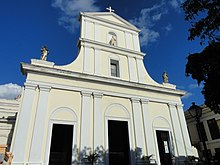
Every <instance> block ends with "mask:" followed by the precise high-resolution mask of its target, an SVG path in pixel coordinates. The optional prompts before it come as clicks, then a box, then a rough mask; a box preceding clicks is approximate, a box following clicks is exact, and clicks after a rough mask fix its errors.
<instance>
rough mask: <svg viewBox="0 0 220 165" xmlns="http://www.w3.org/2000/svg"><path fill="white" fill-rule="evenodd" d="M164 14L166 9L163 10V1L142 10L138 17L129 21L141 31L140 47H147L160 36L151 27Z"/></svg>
mask: <svg viewBox="0 0 220 165" xmlns="http://www.w3.org/2000/svg"><path fill="white" fill-rule="evenodd" d="M166 13H167V9H166V8H165V3H164V1H161V3H159V4H156V5H154V6H152V7H151V8H144V9H142V10H141V12H140V15H139V17H137V18H133V19H131V20H129V21H130V22H131V23H132V24H134V25H135V26H137V27H138V28H140V30H141V33H140V42H141V46H147V45H148V44H149V43H152V42H155V41H157V39H158V38H159V36H160V34H159V32H157V31H155V30H153V27H154V26H155V24H156V23H157V22H158V21H159V20H160V19H161V17H162V16H163V15H164V14H166Z"/></svg>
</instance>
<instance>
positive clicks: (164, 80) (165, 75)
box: [162, 71, 169, 83]
mask: <svg viewBox="0 0 220 165" xmlns="http://www.w3.org/2000/svg"><path fill="white" fill-rule="evenodd" d="M162 77H163V82H164V83H168V82H169V81H168V75H167V73H166V71H164V72H163V75H162Z"/></svg>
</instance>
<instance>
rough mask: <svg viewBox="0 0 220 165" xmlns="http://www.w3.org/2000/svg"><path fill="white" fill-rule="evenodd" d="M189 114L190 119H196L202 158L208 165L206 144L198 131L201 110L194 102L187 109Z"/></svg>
mask: <svg viewBox="0 0 220 165" xmlns="http://www.w3.org/2000/svg"><path fill="white" fill-rule="evenodd" d="M188 111H189V114H190V115H191V116H192V118H194V119H196V123H197V125H198V127H197V131H198V134H199V137H200V141H201V142H202V144H203V148H204V156H205V161H206V163H207V164H208V165H210V160H209V156H208V150H207V147H206V143H205V139H204V138H203V136H202V134H201V131H200V128H201V126H200V118H201V116H202V108H201V107H199V106H198V105H196V104H195V102H193V103H192V105H191V107H189V109H188Z"/></svg>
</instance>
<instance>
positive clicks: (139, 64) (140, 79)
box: [136, 58, 145, 83]
mask: <svg viewBox="0 0 220 165" xmlns="http://www.w3.org/2000/svg"><path fill="white" fill-rule="evenodd" d="M136 63H137V74H138V82H139V83H144V75H145V74H144V73H143V68H142V67H143V59H141V58H136Z"/></svg>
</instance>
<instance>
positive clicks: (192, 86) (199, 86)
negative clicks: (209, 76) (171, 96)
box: [189, 84, 203, 89]
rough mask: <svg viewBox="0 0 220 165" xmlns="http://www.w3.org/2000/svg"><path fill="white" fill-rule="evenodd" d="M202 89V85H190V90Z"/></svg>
mask: <svg viewBox="0 0 220 165" xmlns="http://www.w3.org/2000/svg"><path fill="white" fill-rule="evenodd" d="M202 87H203V85H202V84H200V85H198V84H190V85H189V89H196V88H202Z"/></svg>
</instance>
